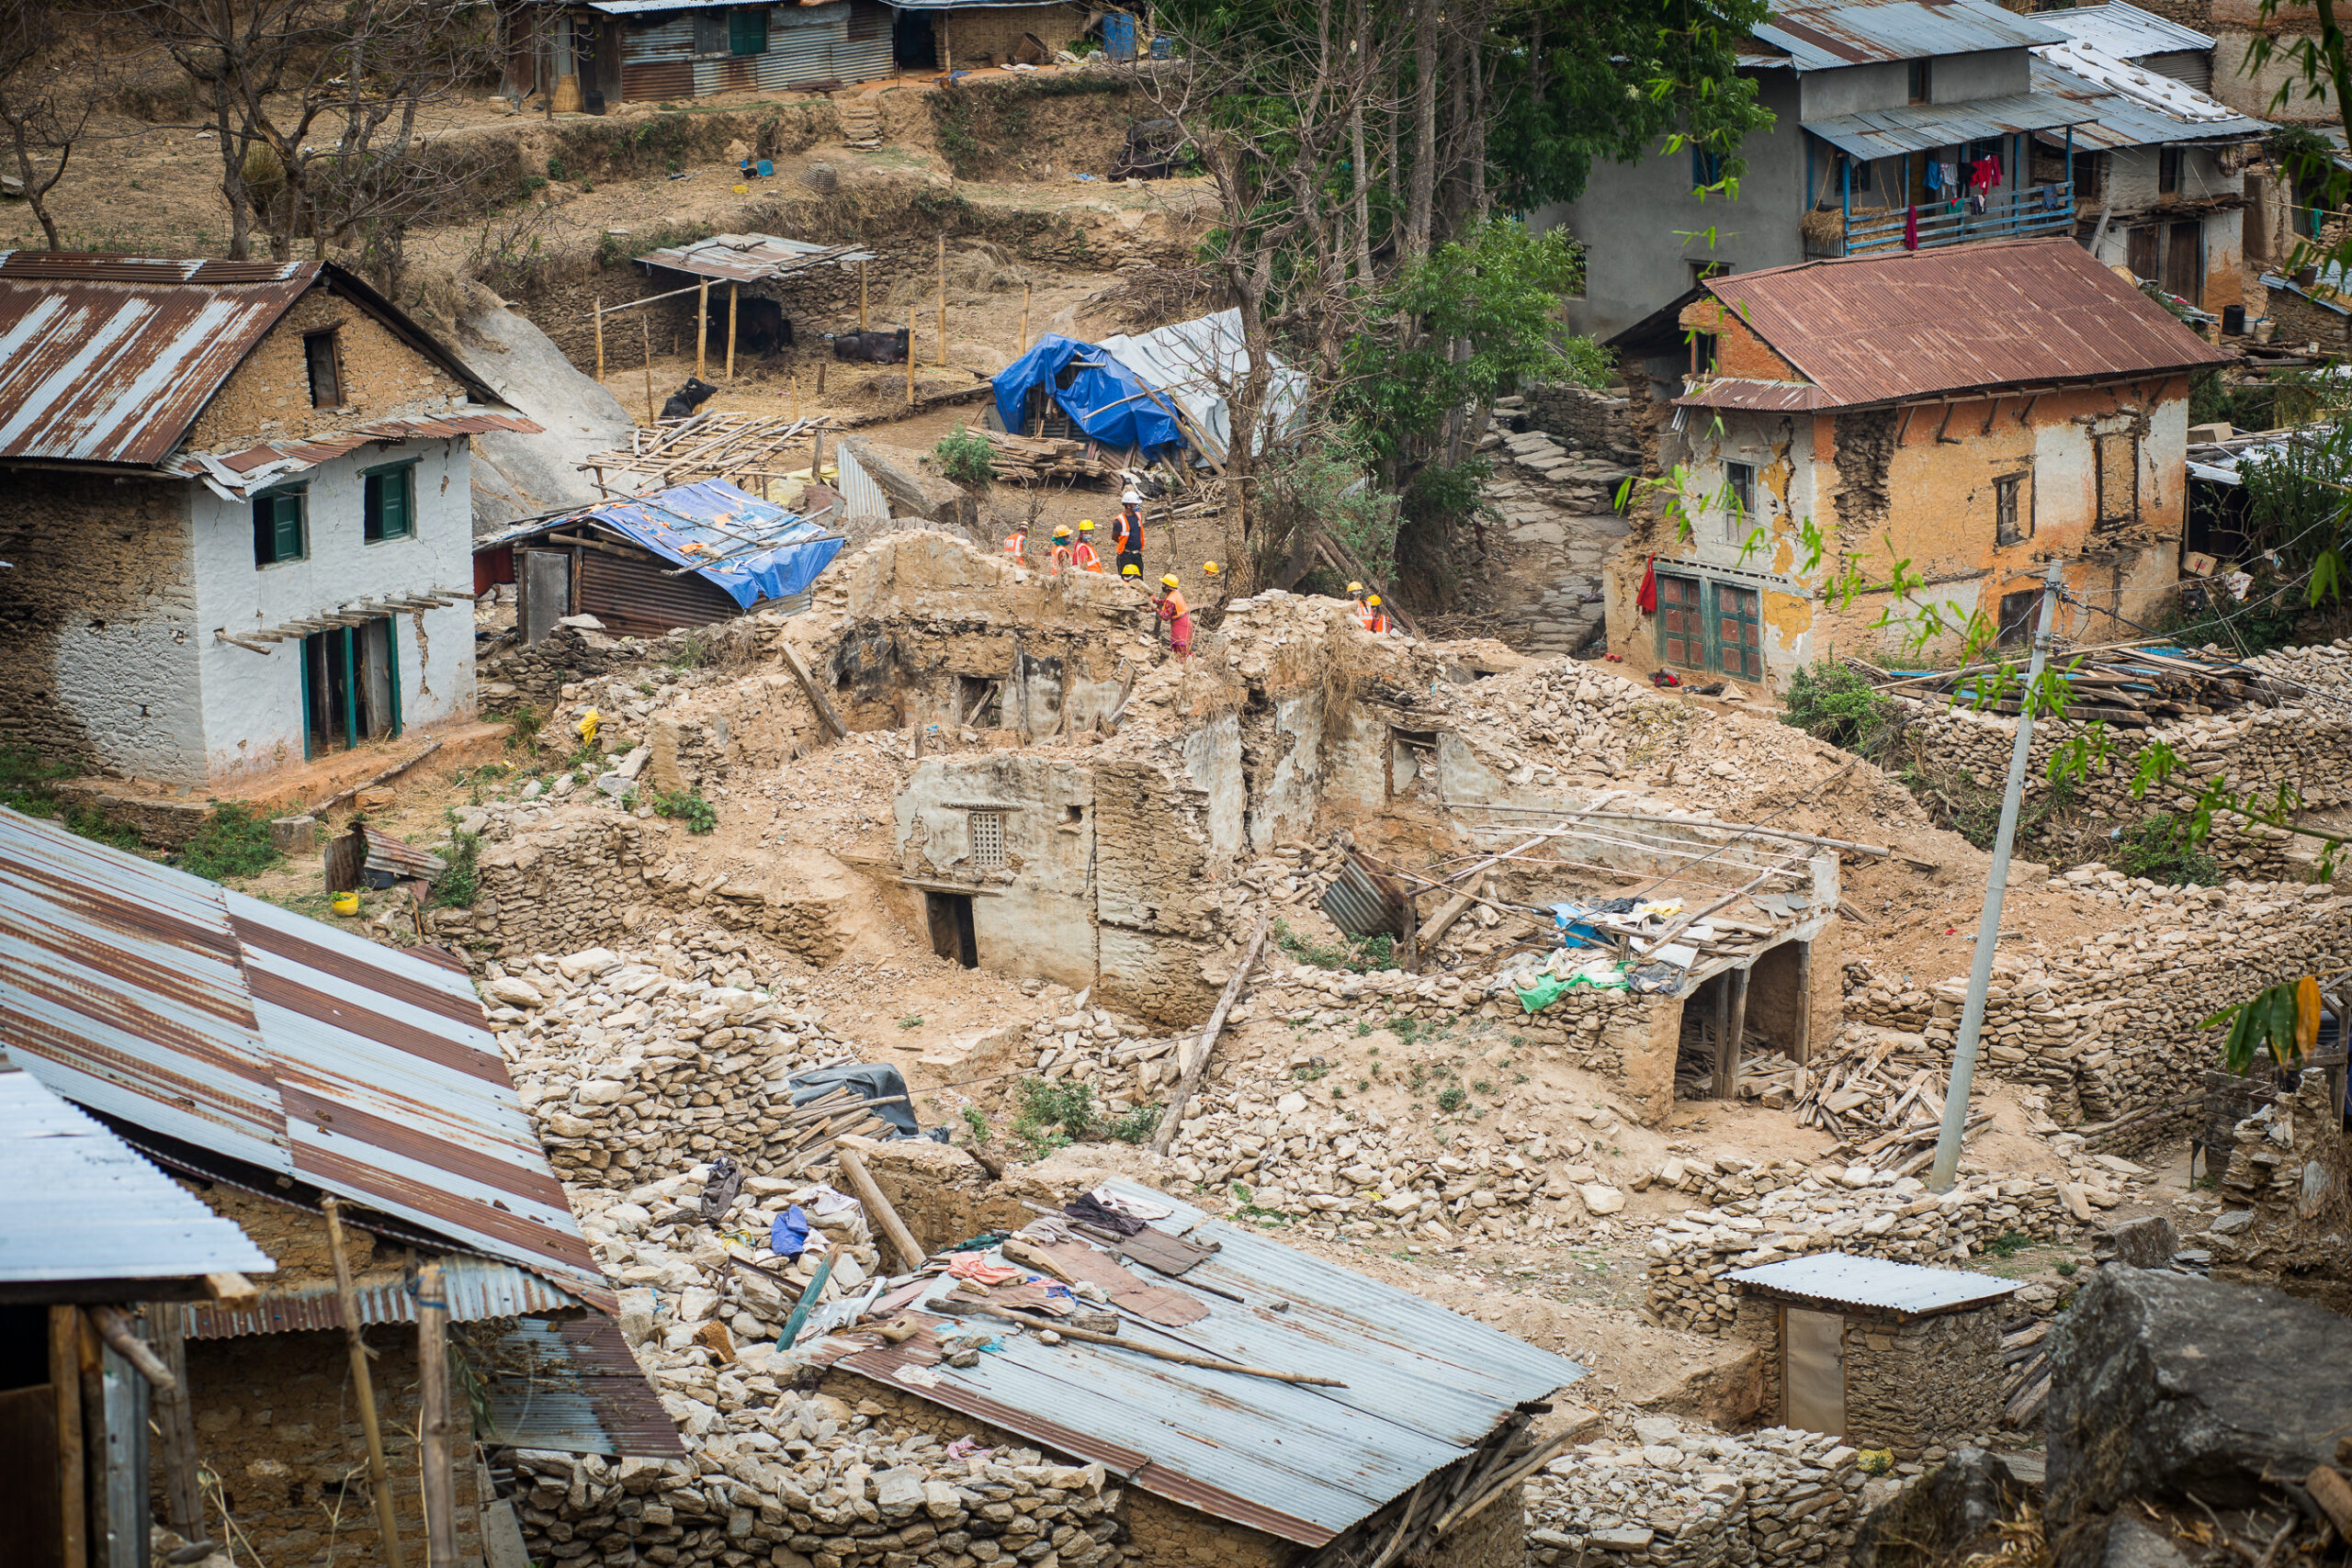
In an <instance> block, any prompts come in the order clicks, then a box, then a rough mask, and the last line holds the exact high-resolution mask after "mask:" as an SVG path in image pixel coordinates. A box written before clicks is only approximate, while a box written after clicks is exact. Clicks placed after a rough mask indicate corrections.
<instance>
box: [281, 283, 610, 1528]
mask: <svg viewBox="0 0 2352 1568" xmlns="http://www.w3.org/2000/svg"><path fill="white" fill-rule="evenodd" d="M639 319H640V320H642V319H643V318H641V317H640V318H639ZM319 1206H320V1208H321V1209H322V1210H324V1211H325V1213H326V1216H327V1250H328V1252H330V1253H331V1254H333V1255H334V1294H335V1304H336V1306H337V1307H338V1308H340V1309H341V1311H342V1314H343V1339H344V1348H345V1350H346V1351H347V1352H348V1353H349V1355H350V1358H351V1385H352V1393H354V1394H355V1395H356V1397H357V1399H358V1403H359V1429H360V1431H361V1432H362V1433H364V1434H365V1435H366V1437H367V1439H368V1491H369V1492H370V1493H371V1494H372V1495H374V1497H375V1499H376V1539H377V1540H378V1541H379V1543H380V1544H381V1545H382V1547H383V1550H384V1568H401V1526H400V1518H399V1517H398V1516H397V1515H395V1514H394V1513H393V1512H392V1486H391V1478H390V1473H389V1472H388V1471H387V1470H386V1468H385V1464H384V1433H383V1428H382V1427H379V1425H378V1424H377V1420H376V1385H375V1382H373V1380H371V1379H370V1378H369V1377H368V1341H367V1339H366V1337H364V1336H362V1335H361V1334H360V1332H359V1293H358V1292H356V1291H355V1290H353V1289H352V1288H351V1258H350V1257H349V1255H348V1254H346V1253H345V1251H344V1247H343V1208H342V1201H341V1200H340V1199H336V1198H332V1197H330V1198H327V1199H325V1200H323V1201H322V1202H321V1203H320V1205H319Z"/></svg>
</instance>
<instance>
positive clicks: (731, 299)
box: [727, 283, 743, 381]
mask: <svg viewBox="0 0 2352 1568" xmlns="http://www.w3.org/2000/svg"><path fill="white" fill-rule="evenodd" d="M742 287H743V286H742V285H741V284H740V283H730V284H729V285H728V286H727V378H728V379H729V380H730V381H732V380H733V379H735V303H736V301H735V297H736V295H737V294H739V293H741V291H742Z"/></svg>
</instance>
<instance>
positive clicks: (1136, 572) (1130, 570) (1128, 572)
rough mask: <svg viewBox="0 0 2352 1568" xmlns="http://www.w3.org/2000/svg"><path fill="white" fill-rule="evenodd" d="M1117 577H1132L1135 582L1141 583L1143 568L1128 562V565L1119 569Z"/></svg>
mask: <svg viewBox="0 0 2352 1568" xmlns="http://www.w3.org/2000/svg"><path fill="white" fill-rule="evenodd" d="M1119 575H1120V576H1121V577H1132V578H1134V579H1135V580H1136V581H1138V582H1140V581H1143V568H1141V567H1139V566H1136V565H1135V564H1133V563H1132V562H1130V563H1129V564H1128V565H1125V566H1123V567H1121V568H1120V569H1119Z"/></svg>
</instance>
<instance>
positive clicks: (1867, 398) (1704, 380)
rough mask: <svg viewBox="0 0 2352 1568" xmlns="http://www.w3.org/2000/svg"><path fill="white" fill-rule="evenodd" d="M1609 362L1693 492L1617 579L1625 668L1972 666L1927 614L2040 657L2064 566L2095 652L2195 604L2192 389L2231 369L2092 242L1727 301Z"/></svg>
mask: <svg viewBox="0 0 2352 1568" xmlns="http://www.w3.org/2000/svg"><path fill="white" fill-rule="evenodd" d="M1612 344H1613V345H1614V346H1615V347H1616V348H1617V349H1618V350H1619V351H1620V352H1621V354H1622V355H1623V357H1624V361H1625V364H1626V366H1627V367H1628V368H1629V369H1634V368H1635V367H1639V369H1638V371H1637V372H1636V374H1635V376H1634V384H1635V390H1636V391H1637V392H1639V393H1645V395H1646V396H1647V397H1648V399H1649V400H1650V402H1651V405H1652V408H1653V411H1654V413H1653V417H1654V419H1655V420H1656V422H1657V425H1658V432H1657V440H1658V449H1657V465H1658V468H1659V469H1660V471H1665V472H1672V471H1674V470H1676V469H1677V468H1678V467H1679V468H1680V469H1681V471H1682V472H1683V473H1684V475H1685V476H1686V479H1685V482H1684V485H1683V488H1682V491H1681V493H1680V499H1679V503H1678V506H1677V508H1676V509H1677V510H1679V512H1680V513H1681V514H1682V516H1681V520H1680V521H1679V522H1678V521H1676V520H1671V519H1668V518H1667V517H1665V516H1662V515H1654V516H1652V517H1650V518H1649V519H1647V520H1646V525H1645V526H1644V527H1641V528H1639V529H1637V531H1636V532H1635V533H1634V535H1633V536H1632V537H1630V538H1629V539H1628V540H1627V541H1626V543H1625V545H1624V546H1623V547H1621V549H1620V551H1619V552H1618V554H1617V555H1616V556H1615V557H1614V558H1612V560H1611V572H1610V577H1609V582H1608V594H1609V601H1608V612H1609V643H1610V648H1611V650H1612V651H1614V652H1616V653H1619V654H1622V655H1623V657H1624V659H1625V660H1626V661H1627V662H1628V663H1629V664H1631V665H1633V666H1634V668H1636V669H1655V668H1660V667H1664V668H1669V669H1679V670H1683V671H1708V672H1714V673H1720V674H1722V675H1725V676H1729V677H1731V678H1733V679H1735V680H1741V681H1756V682H1761V681H1765V680H1767V679H1771V678H1785V677H1786V676H1787V675H1788V673H1789V672H1791V671H1793V670H1795V669H1796V668H1797V667H1798V666H1800V665H1803V664H1806V663H1809V662H1811V661H1812V660H1815V659H1820V658H1825V657H1827V656H1829V655H1830V654H1831V652H1832V651H1833V649H1835V650H1838V651H1843V652H1847V653H1852V654H1858V655H1860V656H1861V657H1864V658H1869V659H1896V660H1905V661H1911V662H1918V661H1925V660H1933V659H1936V658H1948V657H1951V656H1952V655H1954V654H1956V653H1957V652H1958V651H1959V649H1960V646H1961V637H1960V636H1959V635H1958V633H1957V632H1956V631H1955V632H1952V633H1951V634H1948V635H1944V636H1940V637H1934V638H1932V639H1931V640H1930V641H1929V643H1928V646H1927V647H1926V648H1925V649H1920V648H1917V647H1910V646H1907V645H1906V643H1905V637H1906V636H1907V635H1908V634H1909V633H1910V632H1911V630H1912V624H1911V623H1913V622H1916V621H1917V620H1918V618H1919V616H1920V615H1921V614H1922V612H1921V611H1920V609H1919V606H1920V605H1922V604H1933V605H1934V606H1936V607H1937V613H1938V614H1939V615H1940V616H1942V618H1943V620H1944V621H1945V622H1946V623H1947V624H1948V625H1951V626H1955V627H1956V626H1959V625H1961V624H1962V623H1966V622H1968V621H1969V620H1970V618H1971V617H1972V616H1975V615H1982V616H1984V617H1985V622H1987V623H1989V625H1990V626H1992V627H1995V628H1997V632H1998V636H1999V639H2000V641H2001V642H2002V643H2003V644H2018V645H2021V644H2022V643H2023V642H2025V641H2026V640H2028V639H2029V638H2030V635H2031V625H2030V617H2031V615H2032V613H2033V610H2034V607H2035V605H2036V604H2037V603H2038V602H2039V599H2040V596H2041V572H2042V563H2043V562H2045V561H2046V560H2048V559H2049V558H2052V557H2053V556H2054V557H2057V558H2061V559H2064V561H2065V562H2066V581H2067V582H2068V584H2069V585H2070V586H2071V587H2073V588H2075V589H2077V590H2079V591H2081V592H2082V593H2083V594H2084V595H2085V601H2084V604H2083V606H2082V607H2081V608H2080V609H2078V610H2076V611H2075V613H2074V614H2075V619H2074V620H2072V621H2071V622H2070V627H2071V629H2072V631H2073V634H2074V635H2075V636H2076V637H2084V638H2092V637H2099V636H2107V635H2110V632H2109V627H2110V626H2112V627H2114V628H2115V629H2114V630H2113V632H2112V633H2111V635H2115V636H2127V635H2129V633H2128V631H2127V630H2125V629H2123V628H2122V626H2121V625H2120V622H2117V621H2113V620H2111V619H2109V617H2112V616H2120V617H2127V618H2129V619H2131V620H2134V621H2145V620H2147V619H2149V618H2150V616H2151V615H2154V613H2155V611H2156V609H2157V608H2158V606H2159V605H2160V604H2162V603H2163V601H2164V599H2165V595H2166V594H2167V592H2169V591H2170V590H2171V589H2172V588H2173V586H2174V585H2175V583H2177V581H2178V580H2179V571H2180V560H2179V555H2180V547H2181V545H2180V540H2181V530H2182V526H2183V524H2184V521H2185V518H2186V512H2187V501H2188V385H2189V378H2190V373H2191V372H2193V371H2196V370H2198V369H2201V368H2204V367H2210V366H2218V365H2222V364H2224V363H2226V362H2227V361H2228V359H2229V356H2228V355H2225V354H2223V353H2222V351H2221V350H2219V349H2216V348H2214V347H2213V346H2212V345H2211V344H2208V343H2206V342H2205V341H2204V340H2203V339H2202V338H2199V336H2198V335H2197V334H2196V333H2192V332H2190V331H2189V330H2188V328H2187V327H2185V326H2183V325H2181V323H2180V322H2179V321H2177V320H2176V319H2174V317H2173V316H2171V315H2170V314H2169V313H2168V312H2166V311H2165V310H2163V309H2162V308H2161V307H2160V306H2158V305H2157V304H2155V303H2154V301H2153V300H2151V299H2147V298H2146V297H2144V296H2143V295H2142V294H2141V293H2140V292H2139V290H2137V289H2135V288H2132V287H2131V285H2130V284H2128V283H2125V282H2124V281H2123V280H2122V279H2120V278H2119V277H2117V276H2115V275H2114V274H2113V273H2111V272H2109V270H2108V269H2107V268H2105V267H2102V266H2100V265H2098V263H2097V262H2095V261H2093V260H2092V259H2091V258H2090V257H2089V256H2087V255H2086V254H2084V252H2083V250H2082V249H2081V247H2080V246H2078V245H2076V244H2075V242H2074V241H2072V240H2068V239H2054V240H2029V241H2018V242H2016V243H2009V244H2002V245H1981V246H1973V247H1970V248H1968V249H1966V250H1964V251H1948V252H1941V253H1936V252H1922V253H1919V254H1906V253H1902V252H1897V253H1895V254H1892V255H1881V256H1866V257H1855V258H1852V259H1849V260H1844V261H1837V262H1814V263H1808V264H1806V265H1801V266H1793V267H1781V268H1777V269H1774V270H1772V271H1769V272H1761V273H1748V274H1744V275H1739V276H1729V277H1716V278H1710V279H1708V280H1707V281H1706V282H1705V283H1703V284H1702V285H1701V286H1700V287H1699V288H1694V289H1692V290H1691V292H1690V293H1688V294H1686V295H1684V296H1683V297H1682V298H1681V299H1678V300H1676V301H1675V302H1674V303H1673V304H1672V305H1670V306H1668V308H1667V309H1666V310H1660V311H1658V312H1657V314H1656V315H1654V316H1653V317H1651V318H1650V320H1649V321H1645V322H1644V323H1643V324H1642V325H1641V326H1639V327H1636V328H1634V329H1633V330H1631V331H1628V332H1626V333H1622V334H1620V335H1619V336H1618V337H1617V338H1615V339H1613V340H1612ZM1684 523H1687V527H1685V526H1683V524H1684ZM1808 529H1810V530H1813V531H1814V538H1815V539H1817V541H1818V543H1817V546H1816V545H1815V543H1811V542H1809V541H1808V535H1807V530H1808ZM1897 562H1906V563H1908V564H1907V566H1906V567H1905V571H1906V573H1907V574H1908V576H1909V577H1913V578H1916V579H1917V581H1916V582H1913V583H1911V585H1910V588H1909V592H1908V593H1907V595H1906V597H1907V599H1908V601H1909V603H1908V604H1896V603H1895V602H1894V601H1895V598H1896V596H1895V595H1894V593H1893V592H1890V591H1889V584H1890V582H1891V581H1892V577H1893V573H1894V569H1895V565H1896V563H1897ZM1856 572H1858V573H1859V581H1860V583H1861V584H1862V585H1863V586H1862V589H1861V591H1860V592H1855V593H1853V594H1851V595H1849V594H1848V593H1846V592H1844V591H1843V590H1842V589H1841V588H1840V587H1839V586H1838V584H1839V580H1840V579H1841V577H1849V576H1850V575H1851V574H1852V573H1856ZM1906 581H1907V579H1906ZM1890 612H1892V615H1893V616H1894V620H1895V621H1896V622H1899V623H1902V624H1894V625H1882V624H1881V620H1882V616H1883V615H1888V614H1889V613H1890Z"/></svg>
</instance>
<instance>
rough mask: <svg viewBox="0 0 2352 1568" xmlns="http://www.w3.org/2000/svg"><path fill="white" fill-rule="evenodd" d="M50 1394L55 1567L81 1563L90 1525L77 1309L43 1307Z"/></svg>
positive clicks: (79, 1314) (67, 1567)
mask: <svg viewBox="0 0 2352 1568" xmlns="http://www.w3.org/2000/svg"><path fill="white" fill-rule="evenodd" d="M49 1383H50V1394H51V1398H52V1399H54V1400H55V1401H56V1404H57V1522H58V1530H57V1533H58V1539H59V1540H60V1542H61V1543H62V1545H63V1547H64V1551H63V1553H62V1562H61V1564H60V1568H85V1564H86V1563H87V1562H88V1561H89V1551H90V1525H89V1517H90V1516H89V1498H88V1483H87V1472H86V1471H85V1468H84V1464H83V1459H84V1456H83V1452H82V1309H81V1308H80V1307H77V1306H73V1305H70V1304H63V1303H61V1304H59V1305H56V1306H52V1307H51V1308H50V1309H49Z"/></svg>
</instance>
